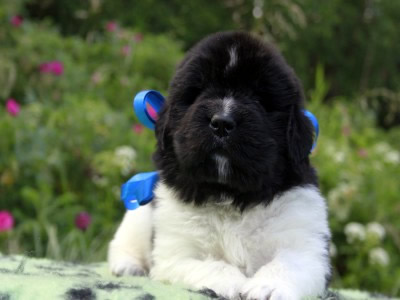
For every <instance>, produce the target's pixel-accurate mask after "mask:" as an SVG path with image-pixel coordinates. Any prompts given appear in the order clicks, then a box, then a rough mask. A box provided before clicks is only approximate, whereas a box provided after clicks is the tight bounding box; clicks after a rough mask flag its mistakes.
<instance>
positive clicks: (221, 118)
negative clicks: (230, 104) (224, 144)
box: [210, 114, 236, 138]
mask: <svg viewBox="0 0 400 300" xmlns="http://www.w3.org/2000/svg"><path fill="white" fill-rule="evenodd" d="M210 128H211V130H212V132H213V133H214V134H215V135H216V136H218V137H220V138H222V137H227V136H228V135H229V134H231V133H232V131H233V130H235V128H236V122H235V120H234V119H233V118H232V117H230V116H229V115H226V114H215V115H214V116H213V117H212V118H211V122H210Z"/></svg>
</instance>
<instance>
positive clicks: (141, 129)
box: [132, 124, 143, 134]
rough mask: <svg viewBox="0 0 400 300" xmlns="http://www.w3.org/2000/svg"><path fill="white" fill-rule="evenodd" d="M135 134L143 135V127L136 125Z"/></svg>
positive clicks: (134, 127)
mask: <svg viewBox="0 0 400 300" xmlns="http://www.w3.org/2000/svg"><path fill="white" fill-rule="evenodd" d="M132 129H133V132H134V133H136V134H141V133H142V132H143V125H142V124H135V125H133V127H132Z"/></svg>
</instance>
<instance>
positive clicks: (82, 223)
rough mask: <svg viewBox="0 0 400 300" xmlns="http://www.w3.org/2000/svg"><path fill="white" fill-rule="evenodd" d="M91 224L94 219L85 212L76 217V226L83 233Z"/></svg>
mask: <svg viewBox="0 0 400 300" xmlns="http://www.w3.org/2000/svg"><path fill="white" fill-rule="evenodd" d="M91 222H92V218H91V217H90V215H89V214H88V213H87V212H85V211H82V212H80V213H79V214H77V215H76V217H75V226H76V227H77V228H79V229H80V230H82V231H85V230H86V229H87V228H88V227H89V225H90V223H91Z"/></svg>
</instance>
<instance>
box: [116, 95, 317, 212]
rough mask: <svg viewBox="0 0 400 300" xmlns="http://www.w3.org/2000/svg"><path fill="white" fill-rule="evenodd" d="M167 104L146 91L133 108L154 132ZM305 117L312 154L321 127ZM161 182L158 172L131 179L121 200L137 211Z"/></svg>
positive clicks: (136, 98) (137, 97)
mask: <svg viewBox="0 0 400 300" xmlns="http://www.w3.org/2000/svg"><path fill="white" fill-rule="evenodd" d="M164 102H165V98H164V97H163V95H161V94H160V93H159V92H157V91H154V90H146V91H141V92H139V93H138V94H137V95H136V96H135V98H134V99H133V108H134V111H135V113H136V115H137V117H138V119H139V121H140V122H141V123H142V124H143V125H145V126H146V127H148V128H150V129H152V130H154V127H155V123H156V121H157V119H158V115H159V113H160V111H161V108H162V107H163V105H164ZM303 112H304V115H305V116H306V117H307V118H309V120H310V121H311V123H312V124H313V126H314V130H315V137H314V143H313V146H312V148H311V150H310V152H312V151H313V150H314V148H315V146H316V145H317V139H318V135H319V125H318V120H317V118H316V117H315V116H314V115H313V114H312V113H311V112H309V111H308V110H304V111H303ZM158 180H159V174H158V172H147V173H139V174H136V175H135V176H133V177H132V178H130V179H129V180H128V181H127V182H126V183H125V184H123V185H122V187H121V200H122V201H123V202H124V204H125V207H126V209H128V210H133V209H137V208H138V207H139V206H140V205H145V204H147V203H149V202H150V201H151V200H153V198H154V193H153V190H154V187H155V185H156V184H157V182H158Z"/></svg>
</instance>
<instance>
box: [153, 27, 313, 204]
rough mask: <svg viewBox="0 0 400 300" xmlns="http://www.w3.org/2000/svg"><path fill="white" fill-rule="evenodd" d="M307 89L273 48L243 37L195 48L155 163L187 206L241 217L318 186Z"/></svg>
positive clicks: (163, 120)
mask: <svg viewBox="0 0 400 300" xmlns="http://www.w3.org/2000/svg"><path fill="white" fill-rule="evenodd" d="M303 98H304V96H303V92H302V87H301V84H300V82H299V80H298V79H297V77H296V75H295V74H294V72H293V70H292V69H291V68H290V67H289V66H288V65H287V63H286V62H285V60H284V59H283V57H282V56H281V55H280V54H279V53H278V52H277V50H276V49H275V48H273V47H272V46H271V45H268V44H265V43H263V42H261V41H260V40H258V39H256V38H254V37H252V36H250V35H248V34H246V33H238V32H236V33H235V32H229V33H218V34H215V35H212V36H209V37H207V38H205V39H204V40H202V41H200V42H199V43H198V44H197V45H196V46H194V47H193V48H192V49H191V50H190V51H189V52H188V53H187V55H186V57H185V58H184V60H183V62H182V63H181V64H180V66H179V67H178V69H177V71H176V74H175V76H174V78H173V80H172V82H171V86H170V90H169V95H168V99H167V101H166V105H165V107H164V109H163V111H162V112H161V114H160V117H159V120H158V122H157V124H156V136H157V151H156V153H155V155H154V160H155V163H156V166H157V168H158V169H159V170H160V171H161V177H162V180H164V182H165V183H166V184H167V185H168V186H170V187H172V188H173V189H174V190H175V191H176V192H177V193H178V194H179V196H180V197H181V198H182V199H183V201H187V202H194V203H195V204H203V203H206V202H207V203H209V202H217V203H219V202H224V203H227V202H230V203H232V204H233V205H235V206H237V207H240V208H241V209H242V210H243V209H245V208H246V207H248V206H252V205H256V204H259V203H262V202H263V203H268V202H269V201H271V199H273V197H274V196H275V195H276V194H278V193H281V192H284V191H286V190H288V189H290V188H291V187H293V186H298V185H303V184H316V178H315V175H314V172H313V169H312V168H311V166H310V164H309V159H308V154H309V152H310V149H311V147H312V140H313V129H312V125H311V123H310V122H309V121H308V119H307V118H306V117H305V116H304V115H303V113H302V108H303V100H304V99H303Z"/></svg>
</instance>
